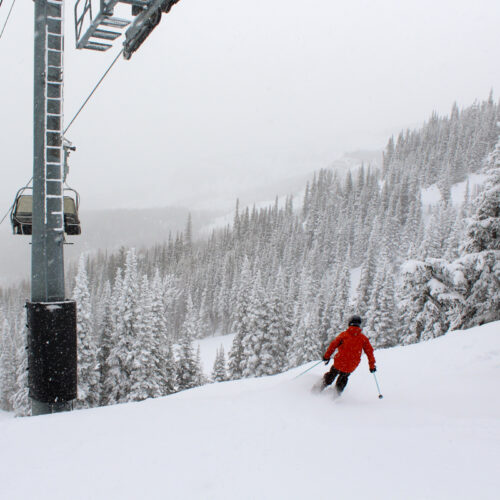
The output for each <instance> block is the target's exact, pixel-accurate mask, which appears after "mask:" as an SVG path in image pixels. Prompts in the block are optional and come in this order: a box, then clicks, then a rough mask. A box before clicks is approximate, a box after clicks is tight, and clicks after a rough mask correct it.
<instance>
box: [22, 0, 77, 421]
mask: <svg viewBox="0 0 500 500" xmlns="http://www.w3.org/2000/svg"><path fill="white" fill-rule="evenodd" d="M63 29H64V4H63V0H35V37H34V112H33V124H34V126H33V134H34V141H33V147H34V151H33V209H32V210H33V215H32V247H31V301H29V302H27V304H26V307H27V317H28V380H29V395H30V397H31V400H32V413H33V415H41V414H46V413H54V412H58V411H65V410H69V409H71V405H72V403H71V401H72V400H73V399H75V398H76V388H77V380H76V375H77V359H76V303H75V302H74V301H70V300H66V294H65V286H64V255H63V247H64V194H63V193H64V191H63V182H64V166H63V165H64V158H65V155H64V147H63V76H64V72H63V54H64V32H63Z"/></svg>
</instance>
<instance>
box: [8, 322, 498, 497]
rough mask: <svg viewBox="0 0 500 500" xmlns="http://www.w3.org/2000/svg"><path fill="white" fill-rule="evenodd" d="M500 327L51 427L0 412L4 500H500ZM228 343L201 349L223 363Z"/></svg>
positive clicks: (57, 421)
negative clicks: (336, 392) (341, 381)
mask: <svg viewBox="0 0 500 500" xmlns="http://www.w3.org/2000/svg"><path fill="white" fill-rule="evenodd" d="M499 334H500V322H498V321H497V322H493V323H489V324H486V325H483V326H479V327H475V328H472V329H470V330H467V331H452V332H449V333H447V334H446V335H444V336H442V337H439V338H436V339H433V340H430V341H427V342H422V343H419V344H414V345H410V346H404V347H393V348H390V349H379V350H377V351H376V352H375V356H376V359H377V366H378V372H377V376H378V380H379V383H380V386H381V391H382V393H383V395H384V399H382V400H379V399H378V397H377V390H376V386H375V381H374V378H373V376H372V375H371V374H370V373H369V372H368V363H367V360H366V357H365V356H363V359H362V362H361V365H360V367H359V368H358V370H356V372H355V373H354V374H353V375H352V376H351V378H350V381H349V385H348V387H347V389H346V390H345V392H344V394H343V395H342V397H341V398H340V399H338V400H336V401H335V400H334V399H333V397H332V395H333V393H332V392H329V390H327V391H325V392H324V393H322V394H321V395H314V394H312V393H311V387H312V385H313V384H314V383H315V382H317V380H318V378H319V377H320V376H321V375H322V373H323V372H324V371H325V367H324V365H323V364H320V365H318V366H317V367H315V368H313V369H312V370H310V371H309V372H307V373H306V374H304V375H302V376H297V375H299V374H300V373H301V372H303V371H304V370H306V369H307V368H309V367H310V366H312V364H313V363H308V364H305V365H303V366H300V367H297V368H295V369H293V370H290V371H288V372H285V373H282V374H280V375H275V376H270V377H263V378H250V379H245V380H238V381H231V382H224V383H216V384H210V385H206V386H203V387H198V388H195V389H192V390H187V391H183V392H180V393H177V394H173V395H170V396H166V397H163V398H159V399H150V400H147V401H144V402H140V403H128V404H122V405H115V406H110V407H106V408H95V409H89V410H80V411H74V412H72V413H65V414H54V415H50V416H42V417H31V418H13V417H12V416H11V414H8V413H1V414H0V426H1V427H0V436H1V437H0V454H1V459H0V464H1V465H0V485H1V490H0V491H1V495H0V496H1V498H4V499H8V500H16V499H28V498H31V499H37V500H44V499H51V500H57V499H61V500H67V499H72V500H77V499H82V500H83V499H85V500H91V499H103V500H104V499H106V500H107V499H119V500H124V499H148V500H150V499H197V500H199V499H214V500H223V499H228V500H229V499H230V500H234V499H249V500H250V499H252V500H256V499H259V500H260V499H262V500H263V499H272V500H277V499H287V500H295V499H297V500H308V499H316V500H321V499H325V500H326V499H343V500H345V499H370V500H375V499H384V500H388V499H453V500H459V499H471V498H475V499H481V500H486V499H496V498H498V492H499V491H500V478H499V474H498V470H499V465H500V397H499V394H500V348H499V343H498V336H499ZM219 345H220V343H218V342H215V341H213V340H211V339H207V340H206V341H201V346H202V352H203V354H202V357H203V358H204V359H213V352H212V351H213V348H214V347H218V346H219Z"/></svg>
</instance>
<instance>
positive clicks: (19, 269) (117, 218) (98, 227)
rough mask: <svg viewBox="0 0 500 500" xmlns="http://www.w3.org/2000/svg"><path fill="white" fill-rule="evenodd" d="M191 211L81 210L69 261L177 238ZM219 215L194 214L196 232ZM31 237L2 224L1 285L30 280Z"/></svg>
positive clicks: (213, 213) (70, 248)
mask: <svg viewBox="0 0 500 500" xmlns="http://www.w3.org/2000/svg"><path fill="white" fill-rule="evenodd" d="M188 214H189V210H188V209H187V208H182V207H163V208H151V209H129V210H127V209H116V210H90V211H86V210H82V211H81V213H80V220H81V225H82V234H81V235H80V236H75V237H68V243H71V244H70V245H67V246H66V247H65V249H64V251H65V256H66V258H67V261H68V262H71V261H73V260H74V259H75V258H77V257H78V256H79V255H80V253H82V252H87V251H93V250H98V249H102V250H110V251H114V250H117V249H118V248H120V247H121V246H125V247H131V246H133V247H148V246H153V245H155V244H159V243H163V242H165V241H167V240H168V235H169V232H171V233H172V235H173V236H174V237H175V234H176V233H177V232H182V231H184V230H185V228H186V222H187V218H188ZM218 215H220V212H216V211H195V212H192V213H191V216H192V219H193V230H194V236H195V238H196V232H197V231H198V229H200V228H201V227H203V226H205V225H207V224H208V223H210V222H211V221H212V220H214V218H215V217H217V216H218ZM30 242H31V238H29V237H24V236H14V235H12V231H11V227H10V224H9V221H8V220H6V221H4V223H3V224H2V226H0V286H2V285H5V284H10V283H16V282H18V281H19V280H22V279H27V278H28V277H29V273H30V265H31V262H30V259H31V246H30Z"/></svg>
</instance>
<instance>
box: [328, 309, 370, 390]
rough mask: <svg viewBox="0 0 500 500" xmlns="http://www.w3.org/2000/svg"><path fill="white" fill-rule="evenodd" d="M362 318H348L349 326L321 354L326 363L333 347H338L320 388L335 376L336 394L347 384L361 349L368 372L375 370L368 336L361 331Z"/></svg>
mask: <svg viewBox="0 0 500 500" xmlns="http://www.w3.org/2000/svg"><path fill="white" fill-rule="evenodd" d="M361 323H362V319H361V318H360V317H359V316H352V317H351V318H349V327H348V328H347V330H345V331H343V332H342V333H341V334H339V335H338V336H337V337H336V338H335V340H334V341H333V342H332V343H331V344H330V345H329V347H328V349H327V350H326V352H325V355H324V356H323V361H324V362H325V364H326V365H327V364H328V363H329V362H330V356H331V355H332V354H333V352H334V351H335V349H338V351H337V354H335V357H334V359H333V366H332V368H331V370H330V371H329V372H326V373H325V375H324V376H323V380H322V384H321V387H320V390H323V389H325V388H326V387H328V386H329V385H330V384H332V383H333V381H334V380H335V379H336V378H337V382H336V383H335V388H336V390H337V393H338V395H340V394H342V391H343V390H344V389H345V386H346V385H347V380H348V378H349V375H350V374H351V373H352V372H353V371H354V370H355V369H356V368H357V366H358V365H359V362H360V361H361V351H362V350H363V351H365V354H366V355H367V357H368V364H369V367H370V372H371V373H374V372H375V371H377V369H376V367H375V357H374V356H373V347H372V345H371V344H370V341H369V340H368V338H367V337H366V336H365V335H363V333H361V328H360V327H361Z"/></svg>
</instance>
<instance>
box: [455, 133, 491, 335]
mask: <svg viewBox="0 0 500 500" xmlns="http://www.w3.org/2000/svg"><path fill="white" fill-rule="evenodd" d="M499 126H500V125H499ZM486 172H487V173H488V178H487V181H486V184H485V186H484V190H483V191H482V193H480V194H479V195H478V197H477V198H476V199H475V200H474V203H473V212H472V217H471V221H470V223H469V225H468V227H467V231H466V240H465V243H464V245H463V247H462V251H463V252H464V253H465V255H464V256H463V257H462V258H460V259H458V260H457V261H455V262H454V263H453V266H454V267H455V268H457V269H458V271H459V272H460V274H459V277H458V278H457V279H456V281H457V282H458V284H457V288H458V289H459V291H460V292H461V293H462V294H463V301H464V303H463V307H462V308H460V310H459V314H458V315H457V316H456V319H455V320H454V321H453V325H452V326H453V327H454V328H470V327H472V326H475V325H480V324H483V323H487V322H490V321H496V320H498V319H500V136H499V137H498V141H497V144H496V147H495V150H494V151H493V153H492V154H491V155H490V156H489V158H488V161H487V165H486Z"/></svg>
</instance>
